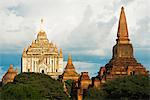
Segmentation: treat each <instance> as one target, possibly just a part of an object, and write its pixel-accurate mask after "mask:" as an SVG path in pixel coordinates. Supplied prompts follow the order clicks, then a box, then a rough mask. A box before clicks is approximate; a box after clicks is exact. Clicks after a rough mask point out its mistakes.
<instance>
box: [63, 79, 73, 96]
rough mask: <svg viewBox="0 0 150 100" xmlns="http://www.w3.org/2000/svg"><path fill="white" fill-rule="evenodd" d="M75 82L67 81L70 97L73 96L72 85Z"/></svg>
mask: <svg viewBox="0 0 150 100" xmlns="http://www.w3.org/2000/svg"><path fill="white" fill-rule="evenodd" d="M73 82H74V81H73V80H67V81H65V84H66V87H67V90H68V93H69V95H70V96H72V95H73V94H72V92H73V91H72V88H73V87H72V84H73Z"/></svg>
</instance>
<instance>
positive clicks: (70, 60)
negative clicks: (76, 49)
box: [68, 53, 72, 65]
mask: <svg viewBox="0 0 150 100" xmlns="http://www.w3.org/2000/svg"><path fill="white" fill-rule="evenodd" d="M68 64H69V65H71V64H72V57H71V54H70V53H69V54H68Z"/></svg>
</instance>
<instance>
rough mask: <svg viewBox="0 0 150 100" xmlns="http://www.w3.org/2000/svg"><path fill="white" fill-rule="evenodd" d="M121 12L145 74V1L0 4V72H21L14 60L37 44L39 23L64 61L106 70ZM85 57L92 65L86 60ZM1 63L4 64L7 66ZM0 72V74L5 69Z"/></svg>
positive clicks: (149, 22)
mask: <svg viewBox="0 0 150 100" xmlns="http://www.w3.org/2000/svg"><path fill="white" fill-rule="evenodd" d="M121 6H124V8H125V13H126V17H127V23H128V30H129V36H130V40H131V42H132V44H133V47H134V51H135V52H134V54H135V57H136V58H137V59H138V60H139V62H142V63H144V64H145V65H146V66H147V68H148V69H149V67H148V66H150V63H149V62H150V44H149V41H150V13H148V9H149V7H150V0H1V1H0V40H1V42H0V66H3V67H6V66H7V67H8V65H9V63H13V64H14V66H18V67H19V66H20V65H19V62H20V61H19V57H20V56H19V55H21V53H22V51H23V48H25V47H28V46H29V45H30V44H31V42H32V40H33V39H35V38H36V35H37V32H38V31H39V29H40V19H41V18H43V19H44V29H45V31H46V33H47V36H48V39H49V40H50V41H53V42H54V43H56V44H57V46H58V48H62V49H63V53H64V55H65V56H67V54H68V53H71V54H72V55H74V56H77V57H75V58H80V59H79V60H78V59H75V61H76V60H77V61H79V62H86V63H87V62H88V64H89V61H90V63H93V66H95V65H94V63H95V62H96V63H98V64H99V65H101V64H105V58H106V59H111V55H112V52H111V51H112V47H113V46H114V44H115V42H116V41H115V40H116V36H117V28H118V20H119V14H120V9H121ZM2 54H6V55H10V56H7V57H6V56H2ZM11 55H16V56H15V57H14V56H11ZM90 57H93V59H87V58H90ZM13 58H15V59H16V60H11V59H13ZM97 58H98V59H104V61H103V60H100V61H99V62H98V59H97ZM4 60H9V61H8V65H6V64H5V65H4V62H7V61H4ZM101 62H102V63H101ZM84 65H85V64H84ZM77 66H79V64H77ZM87 66H88V65H87ZM89 66H91V65H90V64H89ZM3 67H1V69H0V71H1V72H0V73H3V71H4V70H3V69H6V68H7V67H6V68H3ZM89 69H90V68H89Z"/></svg>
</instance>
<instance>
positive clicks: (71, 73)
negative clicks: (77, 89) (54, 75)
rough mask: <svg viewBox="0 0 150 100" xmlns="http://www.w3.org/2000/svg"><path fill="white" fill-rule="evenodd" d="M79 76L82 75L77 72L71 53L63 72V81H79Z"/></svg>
mask: <svg viewBox="0 0 150 100" xmlns="http://www.w3.org/2000/svg"><path fill="white" fill-rule="evenodd" d="M79 76H80V75H79V74H78V73H77V72H76V70H75V67H74V65H73V63H72V58H71V55H70V54H69V56H68V62H67V65H66V67H65V70H64V72H63V74H62V78H63V81H66V80H74V81H77V80H78V78H79Z"/></svg>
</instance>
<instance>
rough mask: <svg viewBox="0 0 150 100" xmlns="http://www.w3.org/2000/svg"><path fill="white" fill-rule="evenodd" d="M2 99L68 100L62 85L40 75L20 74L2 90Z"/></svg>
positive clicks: (46, 76)
mask: <svg viewBox="0 0 150 100" xmlns="http://www.w3.org/2000/svg"><path fill="white" fill-rule="evenodd" d="M2 99H18V100H22V99H68V97H67V96H66V94H65V93H64V91H63V84H62V83H60V82H59V81H57V80H54V79H52V78H51V77H50V76H48V75H45V74H41V73H21V74H19V75H17V76H16V77H15V79H14V82H12V83H8V84H6V85H5V86H4V87H3V88H2Z"/></svg>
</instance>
